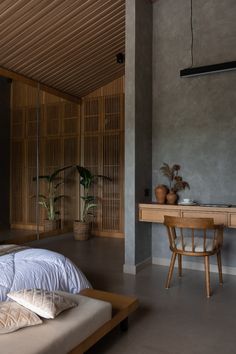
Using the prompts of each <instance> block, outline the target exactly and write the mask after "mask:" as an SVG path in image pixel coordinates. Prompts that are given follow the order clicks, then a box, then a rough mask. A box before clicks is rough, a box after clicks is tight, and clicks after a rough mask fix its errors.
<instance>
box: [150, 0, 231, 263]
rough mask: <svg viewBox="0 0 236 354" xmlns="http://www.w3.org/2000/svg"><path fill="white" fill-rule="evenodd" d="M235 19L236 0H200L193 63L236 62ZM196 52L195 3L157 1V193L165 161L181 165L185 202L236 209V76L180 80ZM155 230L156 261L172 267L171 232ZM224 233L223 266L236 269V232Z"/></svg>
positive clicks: (155, 135) (154, 53)
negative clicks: (234, 206) (186, 185)
mask: <svg viewBox="0 0 236 354" xmlns="http://www.w3.org/2000/svg"><path fill="white" fill-rule="evenodd" d="M235 18H236V2H235V0H223V1H221V0H193V37H194V42H193V44H194V45H193V63H194V66H200V65H208V64H216V63H220V62H226V61H233V60H235V59H236V46H235V39H236V26H235ZM190 48H191V32H190V0H177V1H176V0H159V1H156V2H154V4H153V147H152V153H153V170H152V171H153V188H154V187H155V186H156V185H157V184H159V183H166V182H167V180H165V178H164V177H163V176H162V175H161V174H160V170H159V168H160V166H161V165H162V163H163V162H167V163H169V164H174V163H177V164H180V165H181V172H182V174H183V177H184V179H185V180H187V181H188V182H189V184H190V187H191V189H190V191H186V192H180V193H181V196H182V197H183V196H186V197H190V198H192V199H195V200H197V201H199V202H202V203H232V204H236V184H235V183H236V163H235V156H236V143H235V141H236V71H232V72H228V73H220V74H214V75H208V76H201V77H195V78H180V76H179V71H180V69H184V68H186V67H189V66H190V65H191V52H190ZM153 200H154V196H153ZM152 233H153V237H152V238H153V244H152V255H153V257H154V261H156V262H157V263H158V262H163V263H165V260H166V259H168V258H169V256H170V253H169V251H168V245H167V240H166V237H165V230H164V228H163V226H160V225H159V226H158V225H153V232H152ZM225 234H226V236H225V245H224V250H223V265H225V266H228V267H236V230H227V231H226V232H225ZM229 269H230V268H229Z"/></svg>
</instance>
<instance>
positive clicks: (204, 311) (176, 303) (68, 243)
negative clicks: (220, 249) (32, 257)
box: [32, 234, 236, 354]
mask: <svg viewBox="0 0 236 354" xmlns="http://www.w3.org/2000/svg"><path fill="white" fill-rule="evenodd" d="M32 245H34V246H37V247H43V248H47V249H51V250H54V251H57V252H60V253H62V254H64V255H66V256H67V257H69V258H70V259H71V260H73V261H74V262H75V263H76V264H77V265H78V266H79V267H80V269H81V270H82V271H83V272H84V273H85V275H86V276H87V278H88V279H89V280H90V282H91V284H92V285H93V287H94V288H97V289H102V290H107V291H112V292H117V293H121V294H130V295H136V296H137V297H138V298H139V300H140V307H139V309H138V310H137V311H136V312H135V313H133V314H132V315H131V316H130V319H129V330H128V331H127V332H125V333H122V332H120V330H119V328H117V329H115V330H113V331H112V332H111V333H110V334H109V335H107V336H106V337H105V338H104V339H102V340H101V341H100V342H99V343H98V344H96V345H95V346H94V347H93V348H91V349H90V350H89V351H88V352H87V353H88V354H154V353H155V354H234V353H236V335H235V333H236V277H235V276H229V275H228V276H226V275H225V276H224V285H223V287H220V286H219V284H218V277H217V274H214V273H212V274H211V285H212V292H213V295H212V297H211V298H210V299H207V298H206V296H205V288H204V273H203V272H201V271H192V270H184V275H183V277H182V278H181V279H179V278H178V277H177V274H176V273H175V274H174V278H173V282H172V287H171V288H170V289H169V290H166V289H165V288H164V283H165V278H166V274H167V270H168V269H167V267H162V266H156V265H149V266H147V267H146V268H144V269H143V270H141V271H140V272H139V273H138V274H137V275H136V276H133V275H128V274H123V272H122V268H123V263H124V259H123V257H124V242H123V240H120V239H109V238H91V239H90V240H88V241H74V240H73V237H72V235H69V234H68V235H65V236H59V237H58V238H51V239H46V240H42V241H39V242H38V243H35V242H34V243H32Z"/></svg>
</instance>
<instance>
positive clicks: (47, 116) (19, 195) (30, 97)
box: [11, 81, 80, 229]
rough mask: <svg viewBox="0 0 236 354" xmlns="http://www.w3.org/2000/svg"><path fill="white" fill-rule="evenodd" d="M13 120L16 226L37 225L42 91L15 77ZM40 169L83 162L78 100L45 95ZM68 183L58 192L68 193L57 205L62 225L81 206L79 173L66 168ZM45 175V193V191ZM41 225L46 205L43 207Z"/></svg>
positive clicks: (13, 215) (13, 223) (42, 185)
mask: <svg viewBox="0 0 236 354" xmlns="http://www.w3.org/2000/svg"><path fill="white" fill-rule="evenodd" d="M12 86H13V88H12V124H11V132H12V133H11V146H12V148H11V151H12V152H11V176H12V177H11V226H12V227H15V228H25V229H31V228H32V229H33V228H34V229H35V228H36V198H35V197H34V196H35V195H36V183H35V182H34V181H33V177H34V176H36V153H37V148H36V134H37V119H36V109H37V108H36V107H37V91H36V89H35V88H32V87H31V86H27V85H25V84H23V83H19V82H16V81H13V84H12ZM39 128H40V135H39V174H40V175H46V174H49V173H52V172H53V171H55V169H57V168H61V167H63V166H66V165H72V164H78V163H80V144H79V141H80V109H79V106H78V105H77V104H76V103H72V102H69V101H66V100H64V99H62V98H59V97H56V96H53V95H51V94H49V93H46V92H41V95H40V127H39ZM61 176H62V177H63V179H64V177H65V182H66V183H65V184H64V185H62V186H61V187H60V188H61V189H60V191H59V193H60V194H63V195H65V196H66V197H65V199H64V200H61V202H60V204H59V205H58V209H59V211H60V217H61V219H62V226H67V227H68V226H72V222H73V220H74V219H75V218H76V216H77V214H78V212H77V209H78V203H77V200H78V198H77V190H78V187H77V184H78V176H77V175H76V173H75V172H74V173H69V172H65V173H63V174H61ZM46 188H47V186H46V184H45V182H42V180H41V181H40V193H42V194H44V192H45V191H46ZM39 210H40V213H39V215H40V225H41V229H42V226H43V219H44V218H45V217H46V215H45V211H44V210H43V209H42V208H40V209H39Z"/></svg>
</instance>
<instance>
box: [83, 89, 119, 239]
mask: <svg viewBox="0 0 236 354" xmlns="http://www.w3.org/2000/svg"><path fill="white" fill-rule="evenodd" d="M82 106H83V126H82V134H83V139H82V142H83V143H82V146H83V147H82V149H83V158H82V160H83V162H84V166H85V167H87V168H88V169H90V170H91V171H92V172H93V173H94V174H102V175H106V176H109V177H110V178H111V179H112V181H106V180H100V181H99V183H98V185H96V186H95V187H94V190H93V193H94V194H95V195H96V196H97V198H98V207H97V209H96V217H95V220H94V224H93V233H94V234H95V235H97V236H109V237H124V226H123V219H124V215H123V213H124V196H123V183H124V177H123V174H124V95H123V93H119V94H114V95H104V96H99V97H96V95H94V96H91V97H87V98H85V99H84V100H83V103H82Z"/></svg>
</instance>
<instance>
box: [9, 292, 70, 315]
mask: <svg viewBox="0 0 236 354" xmlns="http://www.w3.org/2000/svg"><path fill="white" fill-rule="evenodd" d="M7 296H8V297H9V298H10V299H12V300H15V301H16V302H18V303H19V304H20V305H22V306H24V307H26V308H28V309H29V310H31V311H33V312H35V313H37V314H38V315H39V316H41V317H43V318H55V317H56V316H57V315H59V313H61V312H62V311H64V310H67V309H70V308H72V307H75V306H77V303H76V302H75V301H72V300H71V299H70V298H67V297H65V296H62V295H59V294H58V293H57V292H54V291H47V290H41V289H23V290H20V291H14V292H11V293H9V294H7Z"/></svg>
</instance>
